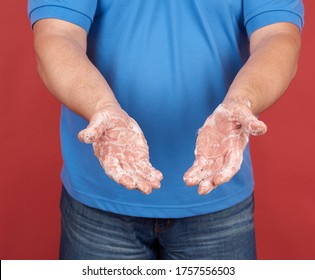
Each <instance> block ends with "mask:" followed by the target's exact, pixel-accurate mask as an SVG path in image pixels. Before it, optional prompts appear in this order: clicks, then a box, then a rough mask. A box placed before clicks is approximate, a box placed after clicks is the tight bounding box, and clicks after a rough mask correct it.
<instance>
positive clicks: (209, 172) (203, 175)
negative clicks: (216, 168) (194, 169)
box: [198, 160, 215, 184]
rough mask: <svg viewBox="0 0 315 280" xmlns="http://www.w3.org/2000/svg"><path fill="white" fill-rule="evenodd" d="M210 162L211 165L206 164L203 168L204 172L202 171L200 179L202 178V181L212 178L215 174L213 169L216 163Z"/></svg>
mask: <svg viewBox="0 0 315 280" xmlns="http://www.w3.org/2000/svg"><path fill="white" fill-rule="evenodd" d="M208 162H209V163H208V164H206V165H204V166H203V168H202V170H201V173H200V177H201V178H202V179H204V178H207V177H209V176H211V175H212V173H213V171H212V167H213V165H214V163H215V161H214V160H209V161H208ZM199 183H200V182H198V184H199Z"/></svg>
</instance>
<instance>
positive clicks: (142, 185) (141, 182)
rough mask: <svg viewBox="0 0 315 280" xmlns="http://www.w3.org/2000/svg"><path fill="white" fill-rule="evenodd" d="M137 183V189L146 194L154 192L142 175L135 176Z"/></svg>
mask: <svg viewBox="0 0 315 280" xmlns="http://www.w3.org/2000/svg"><path fill="white" fill-rule="evenodd" d="M133 177H134V179H135V182H136V188H137V189H138V190H139V191H141V192H143V193H144V194H150V193H151V192H152V186H151V184H150V183H149V182H148V181H147V180H145V178H143V177H142V176H141V175H138V174H135V175H134V176H133Z"/></svg>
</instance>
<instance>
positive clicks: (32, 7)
mask: <svg viewBox="0 0 315 280" xmlns="http://www.w3.org/2000/svg"><path fill="white" fill-rule="evenodd" d="M96 6H97V0H28V15H29V18H30V21H31V24H32V26H33V25H34V23H35V22H36V21H38V20H40V19H44V18H56V19H62V20H65V21H68V22H71V23H73V24H76V25H79V26H81V27H82V28H84V29H85V30H86V32H89V29H90V27H91V24H92V22H93V18H94V15H95V10H96Z"/></svg>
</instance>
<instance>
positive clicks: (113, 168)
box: [100, 156, 136, 190]
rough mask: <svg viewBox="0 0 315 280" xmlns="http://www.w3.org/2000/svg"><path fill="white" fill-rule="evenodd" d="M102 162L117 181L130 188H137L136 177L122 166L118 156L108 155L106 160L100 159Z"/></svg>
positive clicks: (106, 171)
mask: <svg viewBox="0 0 315 280" xmlns="http://www.w3.org/2000/svg"><path fill="white" fill-rule="evenodd" d="M100 163H101V165H102V167H103V168H104V170H105V173H106V174H107V175H108V176H109V177H110V178H111V179H113V180H114V181H115V182H117V183H118V184H120V185H123V186H125V187H126V188H127V189H129V190H131V189H135V188H136V181H135V179H134V178H133V177H132V176H131V175H130V174H129V173H128V172H126V171H125V170H124V169H123V168H122V167H121V165H120V163H119V160H118V159H117V158H115V157H111V156H107V157H106V158H105V159H104V160H102V159H100Z"/></svg>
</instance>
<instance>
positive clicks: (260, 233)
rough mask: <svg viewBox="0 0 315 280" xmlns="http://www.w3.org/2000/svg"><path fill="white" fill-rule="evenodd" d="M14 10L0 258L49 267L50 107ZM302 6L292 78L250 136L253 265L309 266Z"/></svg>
mask: <svg viewBox="0 0 315 280" xmlns="http://www.w3.org/2000/svg"><path fill="white" fill-rule="evenodd" d="M18 2H19V3H20V5H18V4H17V3H16V1H2V3H1V10H2V13H1V17H0V28H1V33H0V34H1V39H0V40H1V41H0V42H1V43H0V109H1V110H0V124H1V126H0V141H1V142H0V143H1V144H0V149H1V150H0V258H1V259H56V258H57V257H58V242H59V230H60V227H59V194H60V189H61V183H60V179H59V172H60V169H61V154H60V149H59V127H58V126H59V111H60V105H59V103H58V102H57V101H55V100H54V99H53V97H51V95H50V94H49V93H48V92H47V90H46V89H45V88H44V86H43V84H42V83H41V81H40V79H39V77H38V75H37V74H36V70H35V57H34V51H33V42H32V40H33V38H32V32H31V29H30V26H29V22H28V18H27V11H26V1H18ZM21 2H23V4H22V3H21ZM304 4H305V8H306V20H305V21H306V25H305V28H304V31H303V34H302V38H303V47H302V52H301V59H300V64H299V71H298V74H297V76H296V78H295V80H294V81H293V83H292V84H291V85H290V87H289V90H288V91H287V93H286V95H285V96H284V97H283V98H282V99H281V100H280V101H278V102H277V103H276V104H275V105H274V106H273V107H272V108H271V109H269V110H267V111H266V112H264V113H263V114H262V115H261V119H262V120H264V121H265V122H266V123H267V125H268V128H269V131H268V133H267V134H266V135H265V136H261V137H257V138H252V144H251V148H252V156H253V164H254V170H255V180H256V192H255V196H256V208H255V211H256V212H255V218H256V231H257V250H258V258H259V259H315V183H314V177H313V175H315V163H314V160H315V148H314V143H315V108H314V102H315V91H314V81H315V75H314V62H315V53H314V40H315V39H314V38H315V36H314V35H315V32H314V30H315V19H314V15H313V17H312V15H311V12H312V10H314V9H315V2H314V1H313V0H305V1H304Z"/></svg>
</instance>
